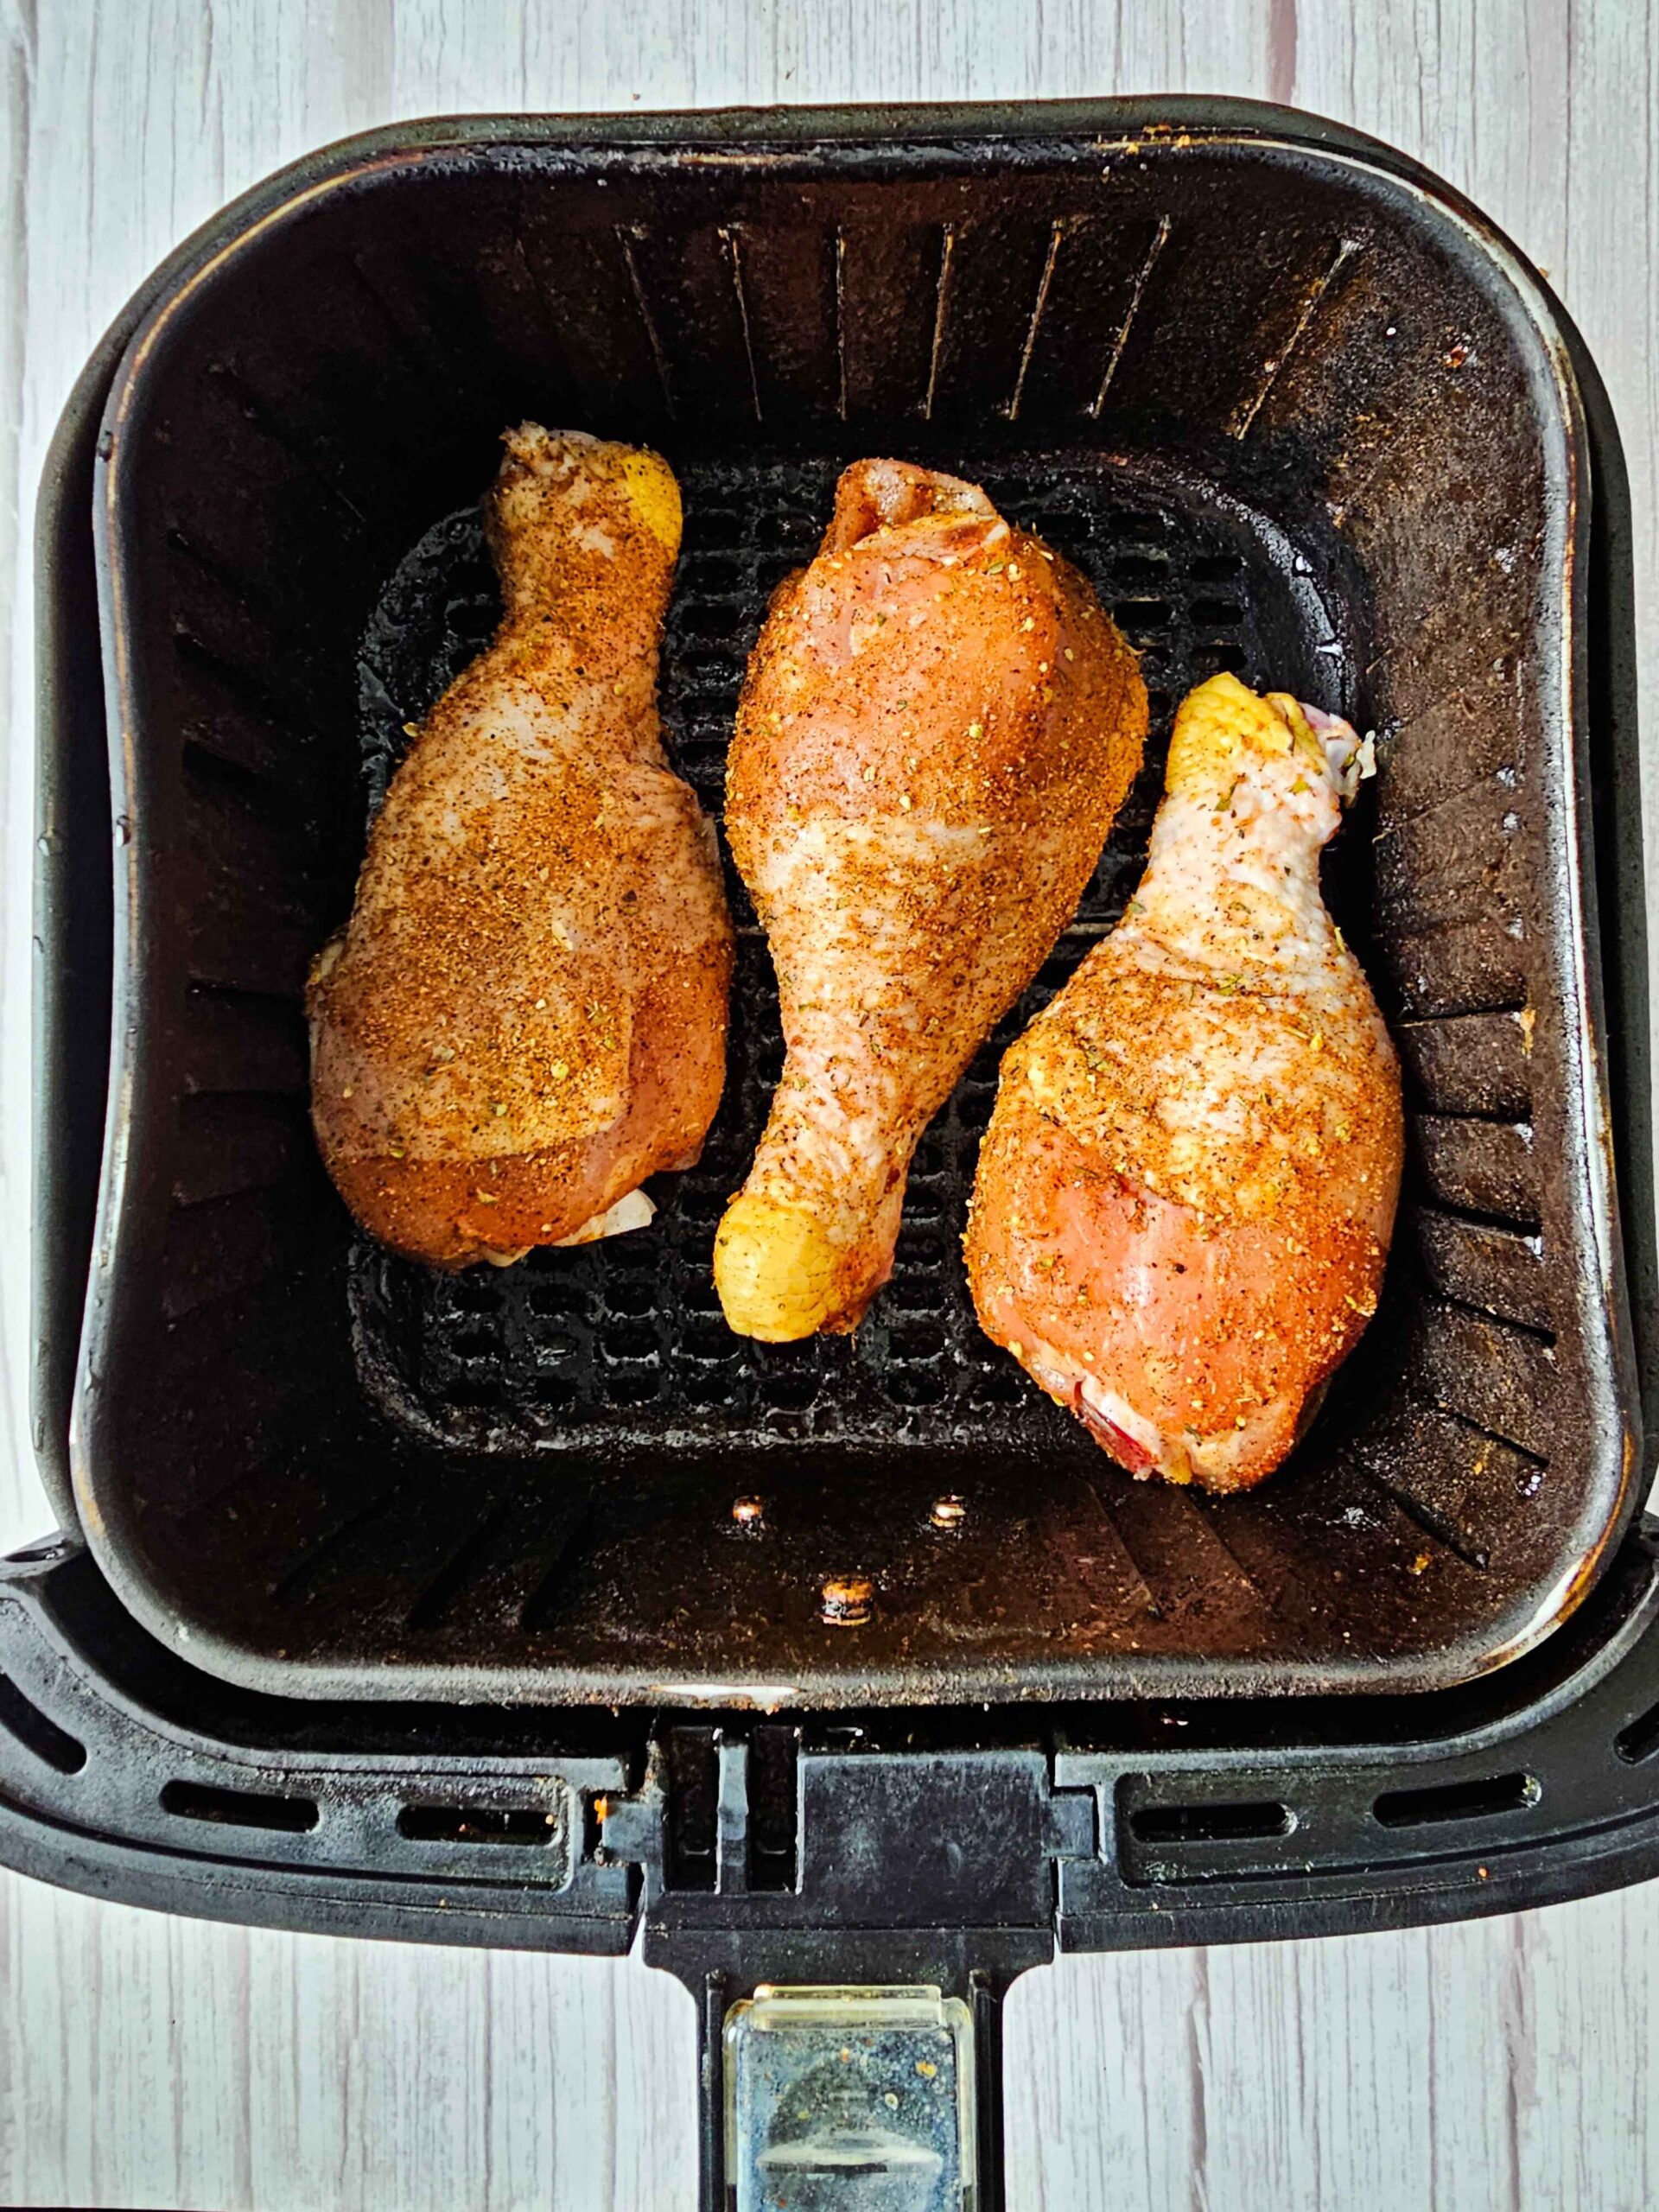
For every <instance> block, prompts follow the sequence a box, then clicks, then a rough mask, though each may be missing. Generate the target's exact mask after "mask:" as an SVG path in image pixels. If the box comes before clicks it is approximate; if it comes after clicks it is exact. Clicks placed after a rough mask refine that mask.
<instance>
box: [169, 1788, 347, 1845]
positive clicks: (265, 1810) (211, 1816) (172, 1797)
mask: <svg viewBox="0 0 1659 2212" xmlns="http://www.w3.org/2000/svg"><path fill="white" fill-rule="evenodd" d="M162 1811H163V1812H164V1813H171V1814H172V1815H174V1816H175V1819H178V1820H181V1821H214V1822H216V1823H217V1824H218V1825H219V1826H220V1827H232V1828H270V1829H273V1830H275V1831H277V1833H279V1834H283V1835H304V1834H307V1833H308V1831H309V1830H310V1829H312V1828H314V1827H315V1826H316V1825H317V1821H318V1819H319V1817H320V1816H319V1814H318V1811H317V1805H316V1800H315V1798H312V1797H277V1796H264V1795H262V1794H261V1793H260V1792H259V1791H257V1790H254V1789H217V1788H215V1787H213V1785H212V1784H211V1783H203V1782H178V1781H174V1782H165V1783H162Z"/></svg>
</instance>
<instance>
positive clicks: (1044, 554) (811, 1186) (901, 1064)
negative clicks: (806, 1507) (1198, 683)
mask: <svg viewBox="0 0 1659 2212" xmlns="http://www.w3.org/2000/svg"><path fill="white" fill-rule="evenodd" d="M1146 724H1147V702H1146V691H1145V689H1144V687H1143V686H1142V684H1141V676H1140V671H1139V669H1138V668H1137V666H1136V664H1135V656H1134V655H1133V653H1132V652H1130V651H1129V648H1128V645H1126V644H1125V643H1124V641H1123V639H1122V637H1120V635H1119V634H1118V632H1117V631H1116V628H1114V626H1113V625H1112V623H1111V622H1110V621H1109V620H1108V618H1107V617H1106V616H1105V615H1104V614H1103V613H1102V611H1101V609H1100V607H1098V606H1097V605H1096V601H1095V597H1094V594H1093V593H1092V592H1091V591H1090V588H1089V587H1088V585H1087V583H1086V582H1084V580H1083V578H1082V577H1081V576H1079V575H1077V573H1076V571H1075V570H1073V569H1071V568H1069V567H1068V566H1067V565H1066V564H1065V562H1063V561H1060V560H1058V559H1057V558H1056V557H1055V556H1054V555H1053V554H1052V553H1051V552H1050V551H1049V550H1048V549H1047V548H1046V546H1045V545H1043V544H1042V543H1040V542H1039V540H1038V539H1036V538H1034V537H1029V536H1027V534H1026V533H1025V532H1023V531H1014V530H1011V529H1010V528H1009V526H1008V524H1007V523H1006V522H1004V521H1003V520H1002V518H1001V516H999V515H998V513H997V512H996V511H995V508H994V507H993V506H992V505H991V503H990V501H989V500H988V499H987V498H986V497H985V495H984V493H982V492H981V491H979V490H977V489H976V487H975V486H973V485H971V484H963V483H961V482H958V481H957V479H955V478H954V477H950V476H940V475H936V474H933V473H932V472H931V470H928V469H924V468H915V467H908V466H906V464H904V463H902V462H899V461H859V462H857V463H855V465H854V466H853V467H851V468H849V469H848V470H847V471H846V473H845V474H844V475H843V476H842V480H841V483H840V486H839V487H838V489H837V492H836V506H835V512H834V516H833V518H832V519H831V521H830V524H829V530H828V531H827V532H826V534H825V537H824V539H823V544H822V546H821V547H820V548H819V550H818V554H817V558H816V559H815V560H814V561H813V563H812V564H811V566H810V568H809V569H805V570H804V571H802V572H801V573H799V574H798V575H793V576H791V577H790V578H789V579H788V580H787V582H785V583H784V584H783V585H782V586H781V587H780V588H779V591H778V592H777V594H776V595H775V596H774V598H773V600H772V607H771V610H770V612H769V613H768V615H767V617H766V626H765V628H764V629H763V630H762V632H761V633H760V643H759V644H758V645H757V646H756V647H755V651H754V655H753V658H752V660H751V662H750V664H749V673H748V678H747V683H746V684H745V686H744V690H743V696H742V701H741V705H740V707H739V709H738V720H737V734H736V737H735V739H734V743H733V746H732V749H731V754H730V759H729V764H728V772H727V801H726V826H727V831H728V836H730V839H731V844H732V850H733V853H734V855H735V857H736V860H737V864H738V867H739V868H740V869H741V871H742V874H743V879H744V880H745V882H746V883H747V885H748V887H749V889H750V891H751V892H752V893H753V898H754V903H755V906H756V909H757V911H758V912H759V913H760V918H761V920H762V922H763V923H764V924H765V925H766V934H767V937H768V938H769V940H770V942H771V947H772V959H773V962H774V963H775V965H776V968H777V971H778V989H779V998H780V1000H781V1001H782V1007H783V1023H784V1037H785V1043H786V1044H787V1046H788V1058H787V1059H786V1061H785V1066H784V1071H783V1077H782V1080H781V1081H780V1083H779V1086H778V1090H777V1094H776V1096H774V1098H773V1100H772V1113H771V1118H770V1119H769V1121H768V1122H767V1123H766V1134H765V1135H764V1136H763V1137H762V1139H761V1141H760V1150H759V1152H758V1153H757V1154H756V1157H755V1161H754V1165H753V1168H752V1169H751V1171H750V1173H749V1177H748V1180H747V1184H746V1185H745V1186H744V1188H743V1190H742V1191H741V1192H740V1193H739V1195H738V1197H737V1198H736V1199H735V1200H734V1203H733V1205H732V1206H731V1207H730V1209H729V1211H728V1213H727V1215H726V1217H725V1219H724V1221H723V1222H722V1223H721V1229H720V1232H719V1236H718V1237H717V1240H716V1243H715V1282H716V1284H717V1286H718V1287H719V1291H720V1296H721V1304H722V1305H723V1306H724V1307H725V1310H726V1318H727V1319H728V1322H729V1323H730V1324H731V1325H732V1327H733V1328H734V1329H735V1330H738V1331H739V1332H741V1333H742V1334H744V1335H747V1336H753V1337H761V1338H770V1339H773V1340H780V1339H784V1338H794V1337H806V1336H810V1335H811V1334H812V1333H813V1332H814V1331H815V1330H819V1329H829V1330H837V1329H850V1328H852V1327H853V1326H854V1325H855V1324H856V1323H857V1321H858V1319H859V1317H860V1316H861V1314H862V1313H863V1312H864V1309H865V1307H866V1306H868V1303H869V1301H870V1300H871V1299H872V1298H873V1297H874V1294H875V1293H876V1291H877V1290H878V1289H879V1288H880V1286H881V1284H882V1283H883V1282H885V1281H886V1280H887V1275H888V1273H889V1272H890V1270H891V1268H892V1265H893V1243H894V1240H895V1238H896V1237H897V1236H898V1233H899V1211H900V1208H901V1206H902V1205H903V1202H904V1192H905V1181H906V1176H907V1174H908V1173H909V1168H910V1160H911V1154H912V1152H913V1151H914V1149H915V1146H916V1141H917V1140H918V1137H919V1136H920V1135H921V1133H922V1131H923V1129H924V1128H925V1127H926V1125H927V1123H928V1122H929V1121H930V1120H931V1118H932V1116H933V1115H934V1114H935V1113H936V1112H937V1111H938V1109H939V1107H940V1106H941V1105H942V1104H943V1103H944V1100H945V1098H946V1097H947V1096H949V1094H950V1090H951V1089H952V1087H953V1086H954V1084H956V1081H957V1077H958V1076H960V1075H961V1073H962V1071H963V1068H964V1067H965V1066H966V1065H967V1064H968V1061H969V1058H971V1057H972V1055H973V1053H974V1052H975V1050H976V1048H977V1046H979V1045H980V1044H981V1043H982V1041H983V1039H984V1038H985V1036H986V1034H987V1033H988V1031H989V1029H990V1028H991V1027H992V1025H993V1024H994V1023H995V1021H996V1020H997V1018H998V1017H999V1015H1001V1014H1002V1013H1003V1012H1004V1010H1005V1009H1006V1008H1007V1007H1008V1006H1010V1005H1011V1004H1012V1003H1013V1001H1014V999H1015V998H1016V997H1017V996H1018V995H1019V994H1020V991H1021V990H1022V989H1023V988H1025V986H1026V984H1027V982H1029V981H1030V979H1031V977H1032V976H1033V974H1034V973H1035V971H1036V969H1037V968H1038V967H1039V965H1040V963H1041V962H1042V960H1043V957H1044V956H1045V955H1046V952H1047V951H1048V950H1049V948H1050V946H1051V945H1052V944H1053V942H1054V939H1055V938H1056V937H1057V936H1058V932H1059V931H1060V929H1061V928H1062V926H1063V925H1064V924H1065V920H1066V918H1067V917H1068V916H1069V915H1070V913H1071V910H1072V908H1073V907H1074V906H1076V904H1077V898H1078V895H1079V893H1081V892H1082V890H1083V887H1084V884H1085V883H1086V882H1087V881H1088V880H1089V875H1090V871H1091V870H1092V868H1094V865H1095V862H1096V859H1097V858H1098V857H1099V854H1100V849H1101V846H1102V844H1103V842H1104V840H1105V836H1106V832H1107V830H1108V829H1109V828H1110V826H1111V821H1112V817H1113V815H1114V814H1115V813H1116V810H1117V806H1118V803H1119V801H1120V800H1121V799H1122V796H1123V793H1124V791H1126V790H1127V788H1128V784H1129V781H1130V779H1131V778H1132V777H1133V776H1134V774H1135V769H1136V767H1137V766H1139V763H1140V759H1141V741H1142V740H1143V738H1144V736H1145V734H1146Z"/></svg>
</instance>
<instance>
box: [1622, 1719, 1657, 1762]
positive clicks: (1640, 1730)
mask: <svg viewBox="0 0 1659 2212" xmlns="http://www.w3.org/2000/svg"><path fill="white" fill-rule="evenodd" d="M1613 1749H1614V1750H1615V1751H1617V1752H1618V1756H1619V1757H1620V1758H1622V1759H1623V1760H1624V1763H1625V1764H1626V1765H1627V1766H1640V1765H1641V1764H1642V1763H1643V1760H1644V1759H1650V1758H1652V1757H1653V1755H1654V1753H1655V1752H1656V1751H1659V1705H1650V1706H1649V1707H1648V1709H1647V1711H1646V1712H1645V1713H1637V1717H1636V1719H1634V1720H1632V1721H1631V1722H1630V1724H1629V1726H1627V1727H1624V1728H1621V1729H1620V1730H1619V1732H1618V1735H1617V1736H1615V1737H1614V1738H1613Z"/></svg>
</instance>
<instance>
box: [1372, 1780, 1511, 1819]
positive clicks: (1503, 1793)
mask: <svg viewBox="0 0 1659 2212" xmlns="http://www.w3.org/2000/svg"><path fill="white" fill-rule="evenodd" d="M1543 1794H1544V1793H1543V1790H1542V1788H1541V1785H1540V1783H1539V1782H1538V1779H1537V1777H1535V1775H1530V1774H1490V1775H1480V1776H1478V1777H1476V1779H1475V1780H1473V1781H1472V1782H1445V1783H1440V1784H1439V1785H1438V1786H1437V1787H1435V1788H1434V1789H1385V1790H1384V1791H1383V1795H1382V1796H1380V1797H1379V1798H1378V1799H1377V1801H1376V1803H1375V1804H1374V1805H1373V1806H1372V1808H1371V1811H1372V1813H1373V1815H1375V1816H1376V1819H1377V1820H1378V1821H1381V1822H1382V1824H1383V1827H1385V1828H1420V1827H1428V1826H1430V1825H1431V1823H1433V1822H1435V1821H1491V1820H1500V1819H1502V1818H1503V1815H1504V1814H1506V1813H1524V1812H1527V1811H1528V1810H1529V1808H1531V1807H1532V1806H1534V1805H1535V1804H1536V1803H1537V1802H1538V1800H1539V1799H1540V1798H1541V1796H1543Z"/></svg>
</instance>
